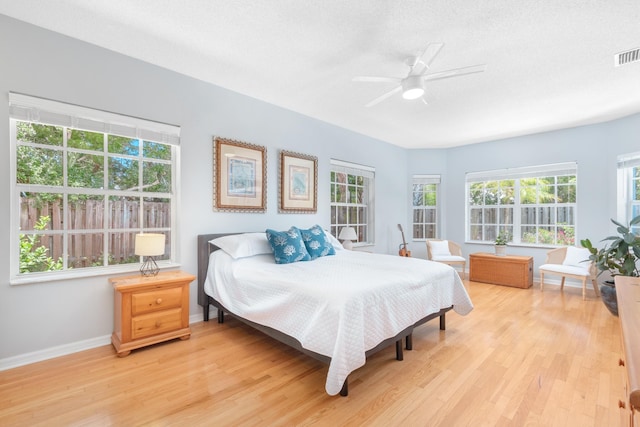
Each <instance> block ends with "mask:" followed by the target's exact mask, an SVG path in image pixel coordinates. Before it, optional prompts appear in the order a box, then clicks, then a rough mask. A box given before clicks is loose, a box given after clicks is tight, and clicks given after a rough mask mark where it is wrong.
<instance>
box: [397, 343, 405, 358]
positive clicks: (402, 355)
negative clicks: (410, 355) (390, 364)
mask: <svg viewBox="0 0 640 427" xmlns="http://www.w3.org/2000/svg"><path fill="white" fill-rule="evenodd" d="M403 359H404V354H403V353H402V338H400V339H399V340H398V341H396V360H403Z"/></svg>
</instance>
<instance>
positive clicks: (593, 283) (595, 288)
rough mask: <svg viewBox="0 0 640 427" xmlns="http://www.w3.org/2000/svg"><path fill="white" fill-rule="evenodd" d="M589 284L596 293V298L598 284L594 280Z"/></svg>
mask: <svg viewBox="0 0 640 427" xmlns="http://www.w3.org/2000/svg"><path fill="white" fill-rule="evenodd" d="M591 284H592V285H593V290H594V291H595V292H596V296H597V297H599V296H600V289H598V284H597V283H596V281H595V279H591Z"/></svg>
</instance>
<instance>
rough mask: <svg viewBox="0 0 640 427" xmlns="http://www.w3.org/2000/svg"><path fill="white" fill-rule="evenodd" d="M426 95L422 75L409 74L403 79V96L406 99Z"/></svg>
mask: <svg viewBox="0 0 640 427" xmlns="http://www.w3.org/2000/svg"><path fill="white" fill-rule="evenodd" d="M422 95H424V83H423V80H422V76H409V77H407V78H406V79H404V80H402V97H403V98H404V99H418V98H420V97H421V96H422Z"/></svg>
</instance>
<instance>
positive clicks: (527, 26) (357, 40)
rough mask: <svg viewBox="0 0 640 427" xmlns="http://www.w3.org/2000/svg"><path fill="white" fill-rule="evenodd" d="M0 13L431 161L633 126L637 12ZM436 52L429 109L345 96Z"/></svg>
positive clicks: (421, 7) (560, 4) (210, 8)
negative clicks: (623, 121) (620, 60)
mask: <svg viewBox="0 0 640 427" xmlns="http://www.w3.org/2000/svg"><path fill="white" fill-rule="evenodd" d="M0 13H2V14H4V15H7V16H11V17H14V18H16V19H19V20H22V21H26V22H29V23H32V24H35V25H38V26H41V27H44V28H47V29H50V30H53V31H56V32H59V33H62V34H66V35H68V36H71V37H74V38H78V39H81V40H84V41H87V42H89V43H93V44H95V45H98V46H102V47H105V48H108V49H110V50H113V51H116V52H120V53H123V54H125V55H129V56H132V57H135V58H139V59H141V60H143V61H147V62H149V63H152V64H156V65H159V66H162V67H165V68H168V69H171V70H175V71H177V72H179V73H182V74H185V75H189V76H192V77H195V78H198V79H201V80H203V81H207V82H211V83H213V84H216V85H218V86H221V87H224V88H227V89H230V90H233V91H236V92H239V93H242V94H245V95H248V96H251V97H254V98H257V99H260V100H264V101H266V102H269V103H272V104H275V105H278V106H281V107H284V108H287V109H290V110H294V111H297V112H299V113H302V114H304V115H307V116H311V117H315V118H318V119H320V120H323V121H326V122H329V123H332V124H335V125H338V126H341V127H344V128H347V129H351V130H353V131H356V132H359V133H362V134H365V135H369V136H371V137H374V138H378V139H380V140H384V141H387V142H389V143H392V144H395V145H398V146H401V147H407V148H440V147H453V146H459V145H465V144H471V143H476V142H481V141H487V140H493V139H500V138H505V137H510V136H517V135H524V134H530V133H536V132H542V131H547V130H553V129H559V128H565V127H572V126H578V125H583V124H588V123H598V122H603V121H607V120H611V119H615V118H619V117H623V116H627V115H630V114H633V113H637V112H640V62H638V63H633V64H629V65H625V66H622V67H614V59H613V56H614V54H615V53H618V52H621V51H626V50H630V49H634V48H638V47H640V1H638V0H629V1H626V0H607V1H596V0H591V1H589V0H566V1H558V0H523V1H519V2H515V1H513V0H496V1H489V0H487V1H475V2H471V1H468V0H443V1H433V0H431V1H425V0H420V1H393V0H389V1H374V0H348V1H347V0H323V1H301V0H270V1H258V0H255V1H245V0H234V1H228V0H189V1H186V0H182V1H178V0H136V1H131V0H93V1H86V0H49V1H43V0H20V1H16V0H0ZM433 42H441V43H444V47H443V48H442V50H441V51H440V53H439V54H438V56H437V57H436V58H435V60H434V61H433V63H432V64H431V69H430V70H429V72H438V71H443V70H448V69H451V68H457V67H464V66H469V65H476V64H486V71H485V72H484V73H479V74H471V75H467V76H460V77H456V78H452V79H446V80H435V81H431V82H428V83H427V86H426V91H427V93H426V98H427V100H428V103H429V104H428V105H425V104H424V103H423V102H421V101H420V100H417V101H406V100H403V99H402V98H401V96H400V95H399V94H396V95H394V96H393V97H390V98H388V99H387V100H386V101H384V102H382V103H380V104H378V105H375V106H373V107H370V108H365V106H364V105H365V104H366V103H368V102H369V101H371V100H372V99H374V98H376V97H378V96H380V95H382V94H383V93H384V92H386V91H388V90H390V89H392V88H393V84H389V83H362V82H353V81H352V78H353V77H355V76H361V75H373V76H395V77H403V76H404V75H406V73H407V71H408V67H407V66H406V65H405V64H404V60H405V59H406V57H407V56H410V55H413V54H416V53H418V52H420V51H422V50H424V49H425V47H426V46H427V45H428V44H429V43H433Z"/></svg>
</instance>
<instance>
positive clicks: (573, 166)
mask: <svg viewBox="0 0 640 427" xmlns="http://www.w3.org/2000/svg"><path fill="white" fill-rule="evenodd" d="M577 173H578V164H577V163H576V162H566V163H555V164H550V165H541V166H527V167H522V168H509V169H497V170H492V171H482V172H467V174H466V176H465V179H466V182H481V181H500V180H504V179H518V178H541V177H545V176H554V175H576V174H577Z"/></svg>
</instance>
